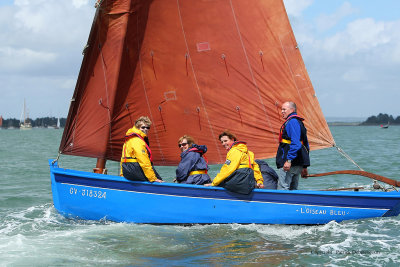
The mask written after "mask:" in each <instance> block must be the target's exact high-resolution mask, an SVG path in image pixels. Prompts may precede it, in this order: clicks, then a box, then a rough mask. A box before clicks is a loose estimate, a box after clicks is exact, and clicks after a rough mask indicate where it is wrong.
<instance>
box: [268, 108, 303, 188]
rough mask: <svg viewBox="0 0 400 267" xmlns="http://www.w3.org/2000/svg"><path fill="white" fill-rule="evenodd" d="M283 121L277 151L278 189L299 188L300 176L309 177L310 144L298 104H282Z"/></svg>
mask: <svg viewBox="0 0 400 267" xmlns="http://www.w3.org/2000/svg"><path fill="white" fill-rule="evenodd" d="M282 118H284V119H285V120H286V121H285V122H284V123H283V125H282V127H281V130H280V134H279V147H278V151H277V152H276V167H277V168H278V176H279V179H278V189H283V190H297V187H298V184H299V176H300V174H301V176H302V177H303V178H306V177H307V174H308V171H307V167H308V166H310V157H309V150H310V147H309V144H308V139H307V129H306V128H305V127H304V124H303V121H304V119H303V118H301V117H300V116H298V115H297V109H296V104H295V103H294V102H285V103H283V105H282Z"/></svg>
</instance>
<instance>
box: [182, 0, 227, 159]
mask: <svg viewBox="0 0 400 267" xmlns="http://www.w3.org/2000/svg"><path fill="white" fill-rule="evenodd" d="M176 4H177V7H178V14H179V21H180V23H181V28H182V34H183V39H184V40H185V46H186V51H187V54H188V57H189V61H190V66H191V69H192V72H193V77H194V80H195V83H196V88H197V91H198V92H199V95H200V101H201V105H202V106H203V108H204V112H205V114H206V118H207V121H208V126H209V127H210V131H211V134H212V136H213V137H214V136H215V134H214V130H213V127H212V125H211V122H210V119H209V116H208V112H207V109H206V107H205V105H204V100H203V95H202V94H201V90H200V86H199V83H198V81H197V76H196V72H195V71H194V67H193V63H192V57H191V55H190V51H189V45H188V42H187V39H186V33H185V29H184V27H183V21H182V16H181V9H180V4H179V0H176ZM213 140H214V144H215V147H216V149H217V151H218V156H219V159H220V161H221V162H222V161H223V159H222V158H221V151H220V149H219V146H218V144H217V141H216V140H215V138H213Z"/></svg>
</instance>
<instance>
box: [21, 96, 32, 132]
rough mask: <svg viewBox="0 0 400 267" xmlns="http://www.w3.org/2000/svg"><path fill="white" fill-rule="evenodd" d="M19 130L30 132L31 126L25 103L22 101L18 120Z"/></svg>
mask: <svg viewBox="0 0 400 267" xmlns="http://www.w3.org/2000/svg"><path fill="white" fill-rule="evenodd" d="M19 128H20V129H21V130H30V129H32V124H31V123H30V121H29V115H28V112H27V111H26V101H25V99H24V106H23V110H22V114H21V119H20V125H19Z"/></svg>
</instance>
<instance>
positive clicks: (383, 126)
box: [381, 122, 389, 129]
mask: <svg viewBox="0 0 400 267" xmlns="http://www.w3.org/2000/svg"><path fill="white" fill-rule="evenodd" d="M381 128H382V129H387V128H389V122H388V123H387V124H385V125H383V124H381Z"/></svg>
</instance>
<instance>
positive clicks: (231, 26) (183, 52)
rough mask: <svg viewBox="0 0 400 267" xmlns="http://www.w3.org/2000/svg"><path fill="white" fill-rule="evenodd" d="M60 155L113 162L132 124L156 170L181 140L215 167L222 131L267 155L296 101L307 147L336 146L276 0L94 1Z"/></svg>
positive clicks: (172, 159)
mask: <svg viewBox="0 0 400 267" xmlns="http://www.w3.org/2000/svg"><path fill="white" fill-rule="evenodd" d="M84 52H85V55H84V59H83V62H82V66H81V70H80V73H79V77H78V81H77V84H76V88H75V92H74V96H73V98H72V101H71V107H70V111H69V115H68V120H67V124H66V127H65V129H64V134H63V138H62V141H61V144H60V151H61V152H62V153H63V154H69V155H78V156H86V157H93V158H100V159H108V160H114V161H119V160H120V157H121V151H122V145H123V142H124V135H125V132H126V131H127V129H129V128H130V127H132V126H133V124H134V122H135V120H136V119H137V118H138V117H139V116H149V117H150V119H151V120H152V122H153V125H152V129H151V131H150V135H149V140H150V147H151V149H152V152H153V158H154V163H155V164H156V165H176V164H178V163H179V160H180V158H179V154H180V151H179V150H178V147H177V140H178V138H179V137H180V136H182V135H184V134H189V135H191V136H193V137H194V138H195V141H196V143H198V144H204V145H207V147H208V152H207V158H208V160H209V163H210V164H212V163H222V162H223V161H224V160H225V155H226V151H225V150H224V149H223V147H222V146H221V145H220V143H219V141H218V135H219V134H220V133H221V132H222V131H224V130H225V129H229V130H231V131H232V132H233V133H235V134H236V135H237V137H238V139H239V140H241V141H246V142H247V144H248V147H249V149H250V150H251V151H253V152H254V153H255V156H256V158H270V157H274V156H275V153H276V149H277V147H278V136H279V129H280V126H281V125H282V123H283V119H282V118H281V112H280V108H281V105H282V103H283V102H285V101H288V100H289V101H293V102H295V103H296V104H297V107H298V113H299V115H300V116H302V117H304V118H305V122H304V123H305V126H306V127H307V129H308V138H309V142H310V146H311V149H321V148H326V147H331V146H333V145H334V140H333V138H332V135H331V133H330V131H329V128H328V125H327V123H326V121H325V119H324V116H323V114H322V111H321V108H320V106H319V103H318V100H317V97H316V95H315V91H314V89H313V86H312V84H311V81H310V78H309V76H308V74H307V71H306V68H305V65H304V62H303V60H302V57H301V54H300V51H299V49H298V46H297V43H296V40H295V38H294V35H293V31H292V29H291V26H290V23H289V20H288V17H287V14H286V11H285V7H284V4H283V2H282V0H252V1H247V0H218V1H217V0H215V1H211V0H202V1H200V0H153V1H150V0H115V1H106V0H104V1H100V6H99V7H98V10H97V12H96V16H95V18H94V21H93V26H92V29H91V33H90V36H89V39H88V44H87V48H86V49H85V51H84Z"/></svg>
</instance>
